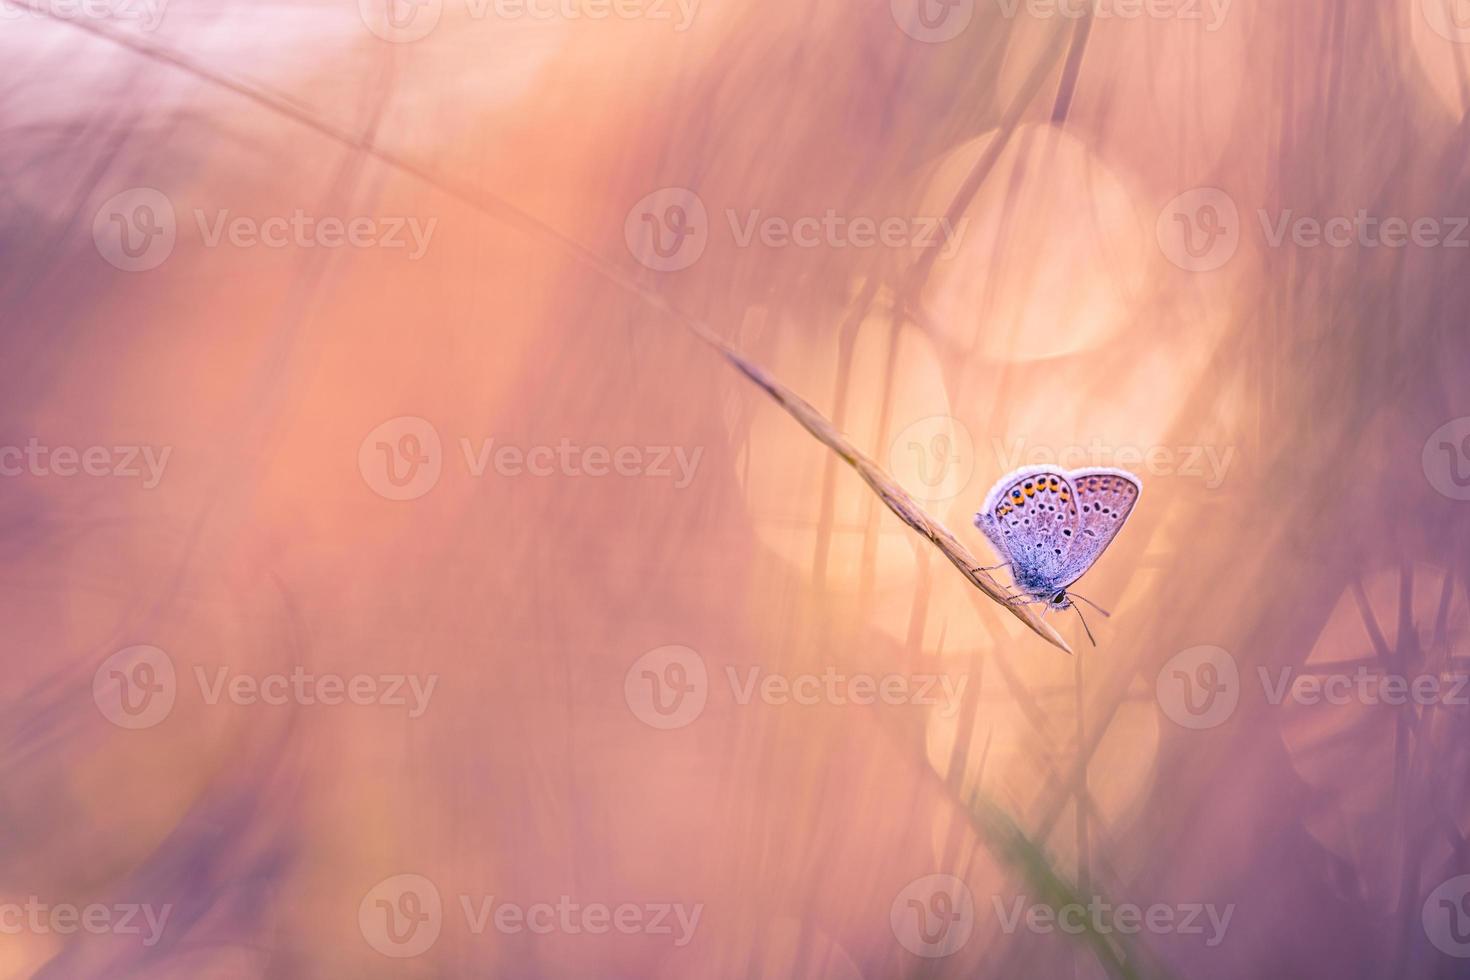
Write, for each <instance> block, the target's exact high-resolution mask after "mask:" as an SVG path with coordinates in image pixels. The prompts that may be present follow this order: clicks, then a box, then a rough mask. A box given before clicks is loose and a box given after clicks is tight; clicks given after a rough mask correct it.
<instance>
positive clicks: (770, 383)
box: [0, 0, 1072, 653]
mask: <svg viewBox="0 0 1470 980" xmlns="http://www.w3.org/2000/svg"><path fill="white" fill-rule="evenodd" d="M5 4H13V5H15V6H18V7H21V8H23V9H26V10H31V11H33V12H35V13H37V14H40V15H42V16H47V17H50V18H51V19H52V20H55V21H57V22H58V23H60V24H62V25H64V26H67V27H70V28H73V29H76V30H80V31H83V32H85V33H87V34H91V35H93V36H94V37H98V38H101V39H103V40H105V41H108V42H111V43H113V44H116V45H118V46H120V47H123V48H126V49H128V50H130V51H132V52H134V53H135V54H138V55H140V56H142V57H145V58H148V59H150V60H153V61H155V62H158V63H161V64H166V65H169V66H171V67H173V68H176V69H178V70H180V71H183V72H186V73H187V74H189V75H192V76H193V77H195V78H196V79H199V80H200V81H204V82H207V83H209V84H211V85H215V86H218V87H219V88H222V89H225V90H228V91H230V92H233V93H235V94H236V95H239V96H241V97H242V98H245V99H248V100H250V101H252V102H254V103H256V104H258V105H261V106H263V107H265V108H266V109H268V110H270V111H272V112H275V113H276V114H278V115H280V116H282V117H285V118H289V119H292V120H294V121H296V122H298V123H300V124H301V125H303V126H306V127H308V128H310V129H312V130H314V131H315V132H317V133H319V134H321V135H323V136H325V137H327V138H328V139H331V140H334V141H336V142H338V143H341V144H343V145H345V146H349V147H354V148H356V149H359V150H361V151H362V152H364V153H367V154H369V155H371V156H372V157H374V158H375V159H378V160H381V161H382V162H384V163H385V164H387V165H388V166H390V167H393V168H394V169H397V170H399V171H401V172H402V173H406V174H409V175H411V176H413V177H416V178H418V179H419V180H422V181H423V182H425V183H426V184H428V185H430V186H432V187H435V188H437V189H439V190H440V191H443V192H444V193H446V194H449V195H450V196H452V197H454V198H456V199H458V200H460V201H462V202H464V203H465V204H468V205H469V206H471V207H473V208H475V209H476V210H479V211H481V212H483V213H485V214H486V215H488V216H490V217H493V218H496V219H498V220H500V221H503V222H505V223H506V224H509V225H511V226H513V227H516V228H519V229H521V230H522V231H524V232H526V233H527V234H529V235H532V236H534V237H537V238H540V239H542V240H543V241H547V242H550V243H551V244H553V245H554V246H556V247H557V248H559V249H561V250H562V251H563V252H564V253H566V254H567V255H569V256H570V257H571V258H573V259H574V260H576V261H577V262H579V263H580V264H582V265H584V266H587V267H588V268H590V269H592V270H593V271H594V272H596V273H598V274H599V275H601V276H602V277H603V278H605V279H607V280H608V281H609V282H612V283H614V284H616V285H618V286H619V287H621V288H623V289H625V290H627V291H628V292H630V293H632V294H634V295H636V296H638V297H639V298H640V299H641V300H642V301H643V302H644V303H645V304H646V305H648V306H650V307H652V308H653V309H656V310H658V311H660V312H662V313H664V314H666V315H667V316H669V317H670V318H671V319H673V320H675V321H677V322H678V323H679V324H681V325H682V326H683V327H685V328H686V329H687V330H689V331H690V332H691V333H693V334H694V335H695V336H697V337H699V338H700V339H701V340H703V341H704V342H705V343H706V344H709V345H710V346H712V347H714V348H715V349H716V350H718V351H720V353H722V354H723V355H724V356H725V358H726V359H727V360H728V361H729V362H730V363H731V364H733V365H735V367H736V368H738V369H739V370H740V372H741V373H742V374H744V375H745V376H746V377H747V378H749V379H750V380H751V381H753V382H755V383H756V385H758V386H759V387H760V388H762V389H763V390H764V391H765V392H766V393H767V394H768V395H770V396H771V397H772V398H773V399H775V400H776V403H777V404H779V405H780V406H781V407H782V408H784V409H785V410H786V411H787V413H788V414H789V415H791V417H792V418H794V419H796V421H798V422H800V423H801V425H802V427H803V428H805V429H806V430H807V431H808V432H810V433H811V434H812V435H814V436H816V437H817V439H819V440H821V442H822V443H824V444H825V445H826V446H827V447H828V448H829V449H831V450H832V451H833V452H835V453H836V454H837V455H838V456H839V457H841V458H842V459H843V460H844V461H846V462H847V464H848V465H849V466H851V467H852V468H853V469H855V470H857V471H858V475H860V476H861V477H862V478H863V481H864V482H865V483H867V484H868V486H869V487H871V488H872V490H873V492H874V493H876V494H878V496H879V498H880V499H881V500H882V501H883V502H884V503H885V504H886V505H887V506H888V509H889V510H891V511H893V513H895V514H897V515H898V517H899V519H900V520H902V521H903V522H904V523H905V524H907V525H908V526H909V527H911V528H913V529H914V530H915V531H917V532H919V534H921V535H923V536H924V537H925V538H927V539H928V540H929V542H930V543H931V544H933V545H934V546H935V547H936V548H938V549H939V551H940V552H941V553H942V554H943V555H944V556H945V557H946V558H948V559H949V560H950V563H951V564H953V565H954V566H955V567H956V568H958V569H959V570H960V573H961V574H962V575H964V576H965V578H967V579H969V580H970V584H972V585H974V586H975V587H976V588H977V589H979V590H980V591H981V592H983V593H985V594H986V595H987V596H989V597H990V598H991V599H994V600H995V601H996V602H998V603H999V604H1000V605H1001V608H1003V609H1005V610H1007V611H1008V612H1009V613H1010V614H1011V615H1012V616H1015V617H1016V618H1017V619H1019V620H1020V621H1021V622H1022V623H1024V624H1025V625H1026V627H1027V628H1028V629H1030V630H1031V631H1032V632H1034V633H1036V635H1038V636H1040V637H1041V638H1042V639H1044V640H1046V641H1047V642H1048V643H1050V644H1052V645H1053V646H1055V647H1057V648H1059V649H1061V650H1065V651H1066V652H1067V653H1071V652H1072V648H1071V647H1070V646H1068V645H1067V642H1066V641H1065V640H1063V639H1062V637H1061V635H1060V634H1058V633H1057V631H1056V630H1054V629H1052V628H1051V627H1050V626H1048V625H1047V624H1045V623H1043V622H1042V621H1041V620H1040V619H1039V618H1038V617H1037V616H1036V615H1035V614H1034V613H1032V612H1031V610H1030V609H1029V608H1027V607H1025V606H1021V605H1018V604H1015V603H1012V602H1009V601H1007V600H1008V598H1009V596H1007V594H1006V591H1005V589H1004V588H1002V587H1001V586H1000V584H999V583H997V582H996V581H995V580H994V579H993V578H991V577H990V576H989V575H988V574H987V573H985V572H982V571H980V570H979V567H978V563H977V562H976V561H975V556H974V555H972V554H970V552H969V550H968V549H967V548H965V546H964V545H962V544H960V542H959V541H958V539H956V538H955V536H954V535H953V534H951V533H950V531H949V529H948V528H946V527H945V526H944V525H942V524H940V523H939V522H938V521H936V520H934V519H933V518H932V517H930V516H929V515H928V514H926V513H924V511H923V509H922V508H920V507H919V505H918V504H917V503H915V502H914V500H913V499H912V498H911V497H910V496H909V495H908V494H907V493H906V492H904V490H903V488H902V487H900V486H899V485H898V484H897V483H895V482H894V480H893V478H892V477H890V476H889V475H888V474H886V473H884V472H883V470H881V469H880V468H879V467H878V465H877V464H876V463H874V462H873V461H872V460H870V459H868V458H867V457H866V456H864V455H863V454H862V453H860V452H858V450H857V448H856V447H854V446H853V445H852V444H851V443H849V442H848V441H847V440H846V439H845V438H844V437H843V436H842V435H841V434H840V433H839V432H838V431H837V430H836V429H835V428H833V426H832V424H831V423H830V422H828V421H827V419H826V418H825V417H824V416H823V415H822V414H821V413H820V412H818V411H817V410H816V409H815V408H813V407H812V406H811V405H809V404H807V403H806V402H805V401H804V400H802V399H801V398H800V397H799V396H797V395H796V394H795V393H794V392H792V391H791V390H790V389H788V388H787V387H786V386H785V385H782V384H781V383H780V382H778V381H776V380H774V379H773V378H771V377H769V376H768V375H767V374H766V373H765V372H764V371H762V370H761V369H760V368H758V367H756V366H755V365H754V364H752V363H751V362H749V361H747V360H746V359H745V358H744V357H742V356H741V355H740V354H739V353H738V352H737V351H736V350H735V349H734V348H732V347H730V346H729V345H728V344H726V343H725V342H724V341H723V340H721V339H720V338H719V336H717V335H716V334H715V333H714V331H712V330H711V329H710V328H709V327H707V326H706V325H705V324H704V323H702V322H700V321H699V320H697V319H695V318H694V317H692V316H690V315H689V314H687V313H684V312H683V311H682V310H679V309H676V308H675V307H674V306H673V305H672V304H671V303H669V302H668V301H667V300H666V299H665V298H664V297H663V296H661V295H659V294H658V293H655V292H654V291H652V290H650V289H647V288H646V287H644V286H642V285H640V284H639V283H637V282H635V281H634V280H633V279H632V278H630V277H629V276H627V275H626V274H624V273H623V272H622V271H621V270H620V269H618V268H617V267H616V266H614V265H613V264H612V263H611V262H609V261H608V260H607V259H605V258H603V257H602V256H600V255H598V254H596V253H595V252H592V251H591V250H589V249H587V248H586V247H585V246H583V245H581V244H579V243H577V242H575V241H573V240H572V239H570V238H568V237H567V236H566V235H563V234H562V233H561V232H559V231H557V230H556V229H554V228H552V227H551V226H549V225H547V224H546V223H545V222H543V221H541V220H540V219H539V218H537V217H536V216H535V215H533V214H530V213H529V212H526V211H523V210H522V209H520V208H518V207H516V206H515V205H513V204H511V203H510V202H509V201H506V200H505V199H503V198H501V197H499V196H498V195H496V194H493V193H489V192H484V191H479V190H478V189H474V188H468V187H465V186H462V185H459V184H456V183H453V182H451V181H449V180H447V179H445V178H444V176H443V175H440V174H435V173H433V172H431V171H429V170H428V169H426V168H424V167H423V166H420V165H419V164H416V163H414V162H413V161H410V160H408V159H405V158H403V157H401V156H398V155H396V154H393V153H390V152H388V151H387V150H385V149H384V148H382V147H380V146H377V145H376V144H375V143H374V142H373V140H372V139H371V138H370V137H368V136H365V135H361V134H356V133H351V132H348V131H346V130H344V129H341V128H339V127H336V126H333V125H331V124H329V123H327V122H325V121H323V120H321V119H319V118H317V117H316V116H314V115H313V114H311V113H310V112H308V111H306V110H305V109H302V108H300V107H298V106H295V105H293V104H291V103H290V102H288V101H287V100H285V99H283V98H281V97H278V96H273V95H270V94H268V93H266V92H264V91H262V90H260V89H258V88H253V87H251V86H250V85H248V84H246V83H244V82H242V81H237V80H235V79H232V78H229V77H226V76H225V75H222V74H220V73H219V72H216V71H212V70H210V69H209V68H206V67H205V66H204V65H202V64H200V63H199V62H198V61H196V60H195V59H193V58H190V57H188V56H187V55H185V54H183V53H182V52H179V51H175V50H172V49H170V48H167V47H165V46H163V45H160V44H156V43H153V42H148V41H142V40H139V39H137V38H134V37H129V36H126V35H123V34H120V33H117V32H114V31H112V30H111V29H109V28H108V27H106V26H103V25H100V24H98V23H92V22H85V21H78V20H75V19H68V18H62V17H60V16H58V15H56V14H55V13H54V12H53V11H50V10H48V9H47V8H46V7H45V5H44V4H41V3H38V2H36V0H0V5H5Z"/></svg>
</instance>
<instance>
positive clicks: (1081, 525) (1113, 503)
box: [1059, 468, 1143, 588]
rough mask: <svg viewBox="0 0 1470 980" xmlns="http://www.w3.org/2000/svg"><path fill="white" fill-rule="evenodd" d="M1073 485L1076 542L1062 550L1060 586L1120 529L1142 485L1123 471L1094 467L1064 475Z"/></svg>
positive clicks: (1096, 555) (1086, 565)
mask: <svg viewBox="0 0 1470 980" xmlns="http://www.w3.org/2000/svg"><path fill="white" fill-rule="evenodd" d="M1067 476H1068V478H1069V479H1070V481H1071V484H1072V486H1073V487H1074V488H1075V494H1076V496H1075V497H1074V500H1075V503H1076V505H1077V511H1078V514H1077V519H1078V528H1077V532H1076V534H1075V535H1074V536H1075V538H1076V544H1074V545H1073V546H1072V548H1071V549H1070V550H1069V551H1067V552H1066V553H1065V559H1066V560H1065V562H1064V566H1065V567H1064V568H1062V569H1061V571H1060V572H1059V576H1060V578H1061V581H1060V582H1059V585H1060V586H1061V587H1063V588H1065V587H1066V586H1068V585H1071V584H1072V583H1073V582H1075V581H1077V580H1078V579H1079V578H1081V577H1082V576H1083V575H1085V574H1086V573H1087V570H1088V569H1089V568H1091V567H1092V565H1093V563H1094V562H1096V561H1097V560H1098V558H1099V557H1101V555H1102V553H1103V552H1104V551H1105V550H1107V547H1108V545H1110V544H1112V543H1113V539H1114V538H1115V537H1117V536H1118V532H1119V531H1121V530H1122V529H1123V524H1124V522H1126V521H1127V520H1128V515H1129V514H1131V513H1133V507H1134V505H1135V504H1137V503H1138V497H1139V494H1140V493H1141V492H1142V490H1143V488H1142V487H1141V486H1140V485H1139V483H1138V479H1137V478H1136V477H1134V476H1133V474H1131V473H1125V472H1124V471H1123V470H1115V469H1106V468H1095V469H1085V470H1073V471H1072V472H1071V473H1068V474H1067Z"/></svg>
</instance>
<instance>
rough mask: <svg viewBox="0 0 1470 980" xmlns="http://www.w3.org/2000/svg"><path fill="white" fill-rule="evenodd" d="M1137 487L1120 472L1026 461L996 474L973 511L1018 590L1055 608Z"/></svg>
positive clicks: (1128, 507) (1124, 515)
mask: <svg viewBox="0 0 1470 980" xmlns="http://www.w3.org/2000/svg"><path fill="white" fill-rule="evenodd" d="M1141 491H1142V487H1141V486H1140V485H1139V483H1138V478H1137V477H1135V476H1134V475H1133V474H1131V473H1128V472H1126V471H1124V470H1116V469H1110V468H1103V467H1094V468H1089V469H1080V470H1063V469H1060V468H1058V467H1055V466H1025V467H1022V468H1021V469H1018V470H1015V471H1013V472H1011V473H1008V474H1006V475H1005V476H1003V477H1001V479H1000V481H999V482H998V483H996V484H995V486H994V487H992V488H991V490H990V493H989V494H988V495H987V496H986V498H985V504H984V506H983V507H982V508H981V510H980V512H979V513H978V514H976V515H975V526H976V527H978V528H979V529H980V530H981V531H983V532H985V536H986V537H987V538H988V539H989V540H990V543H991V545H992V546H993V547H994V548H995V550H996V552H997V553H998V554H999V555H1000V557H1001V560H1002V561H1003V562H1004V563H1006V564H1007V565H1009V566H1010V569H1011V576H1012V578H1013V580H1014V581H1015V584H1016V588H1017V589H1019V590H1020V591H1021V592H1023V593H1024V594H1025V597H1026V598H1027V599H1029V600H1030V601H1034V602H1044V603H1046V604H1047V605H1048V606H1050V607H1051V608H1053V609H1066V608H1068V607H1069V606H1071V604H1072V602H1071V598H1070V597H1069V596H1068V594H1067V588H1068V586H1070V585H1072V583H1074V582H1076V581H1077V580H1078V579H1080V578H1081V577H1082V576H1083V575H1084V574H1086V573H1087V570H1088V569H1089V568H1091V567H1092V565H1093V563H1094V562H1096V561H1097V559H1098V558H1099V557H1100V556H1101V555H1102V553H1103V551H1104V550H1105V549H1106V548H1107V546H1108V545H1109V544H1111V543H1112V541H1113V538H1115V537H1116V536H1117V534H1118V532H1119V531H1120V530H1122V528H1123V524H1124V522H1125V521H1127V519H1128V515H1129V514H1131V513H1132V512H1133V507H1134V505H1135V504H1136V503H1138V498H1139V494H1140V493H1141Z"/></svg>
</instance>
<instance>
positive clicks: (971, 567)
mask: <svg viewBox="0 0 1470 980" xmlns="http://www.w3.org/2000/svg"><path fill="white" fill-rule="evenodd" d="M701 336H703V337H704V339H705V340H707V341H709V342H710V343H712V344H714V345H715V346H717V347H718V348H719V349H720V351H721V353H723V354H724V355H725V358H726V359H727V360H729V361H730V363H731V364H734V365H735V367H736V368H738V369H739V370H740V372H741V373H742V374H744V375H745V376H746V377H747V378H749V379H750V380H751V381H754V382H755V383H756V384H757V385H759V386H760V387H761V388H762V389H763V390H764V391H765V392H766V394H768V395H770V396H771V397H772V398H774V399H775V400H776V402H777V403H778V404H779V405H780V406H781V407H782V408H784V409H786V411H787V413H788V414H790V415H791V417H792V418H794V419H796V421H798V422H800V423H801V425H802V427H803V428H804V429H806V430H807V431H808V432H810V433H811V434H812V435H814V436H816V437H817V439H819V440H821V442H822V443H823V444H824V445H825V446H827V448H829V449H831V450H832V451H833V452H834V453H836V454H837V455H838V456H840V457H841V458H842V459H843V460H844V461H845V462H846V463H847V464H848V465H849V466H851V467H852V468H853V469H855V470H857V472H858V475H859V476H861V477H862V478H863V482H864V483H866V484H867V485H868V486H869V487H871V488H872V490H873V492H874V493H876V494H877V495H878V498H879V499H880V500H882V501H883V503H885V504H887V505H888V509H889V510H891V511H893V512H894V513H895V514H897V515H898V517H899V519H900V520H902V521H903V522H904V523H905V524H907V525H908V526H909V527H911V528H913V529H914V530H915V531H918V532H919V533H920V534H921V535H923V536H924V537H925V538H927V539H929V543H930V544H932V545H934V547H936V548H938V549H939V551H940V553H941V554H943V555H944V557H946V558H948V559H949V560H950V563H951V564H953V565H954V567H955V568H958V569H959V570H960V573H961V574H963V575H964V576H965V578H967V579H969V580H970V582H971V583H972V584H973V585H974V586H975V587H976V588H977V589H979V590H980V591H981V592H984V593H985V594H986V595H988V596H990V598H992V599H994V600H995V601H996V602H998V603H1000V604H1001V606H1002V607H1003V608H1004V609H1005V610H1006V611H1008V612H1009V613H1010V614H1011V615H1012V616H1015V617H1016V618H1017V619H1019V620H1020V621H1021V622H1023V623H1025V624H1026V625H1027V626H1028V627H1030V628H1031V629H1032V630H1033V631H1035V632H1036V634H1037V635H1038V636H1040V637H1041V638H1042V639H1044V640H1046V641H1047V642H1048V643H1052V644H1054V645H1056V646H1058V647H1060V648H1061V649H1063V650H1065V651H1067V652H1068V653H1071V652H1072V648H1071V647H1069V646H1068V645H1067V641H1065V640H1063V639H1062V638H1061V636H1060V635H1059V634H1058V633H1057V631H1056V630H1054V629H1052V628H1051V627H1050V626H1048V625H1047V624H1046V623H1044V622H1042V621H1041V619H1040V618H1039V617H1038V616H1036V614H1035V613H1033V612H1031V609H1030V607H1029V606H1022V605H1019V604H1017V603H1013V602H1009V601H1008V595H1007V593H1006V590H1005V589H1004V588H1003V587H1002V586H1001V585H1000V584H999V583H997V582H996V581H995V579H993V578H991V577H990V576H989V575H988V574H986V573H985V572H983V571H981V570H980V569H979V562H977V561H976V560H975V556H974V555H972V554H971V553H970V550H969V549H968V548H966V547H965V546H964V545H963V544H961V543H960V542H959V539H957V538H956V537H955V536H954V535H953V534H952V533H950V530H949V528H947V527H945V526H944V525H943V524H941V523H939V522H938V521H936V520H935V519H934V518H932V517H930V516H929V515H928V514H926V513H924V510H923V508H922V507H920V506H919V505H918V503H917V502H916V501H915V500H914V498H913V497H911V496H909V495H908V493H907V492H905V491H904V489H903V487H901V486H899V485H898V483H897V482H895V481H894V479H893V477H891V476H889V475H888V474H887V473H885V472H883V470H882V469H881V468H880V467H879V466H878V464H877V463H874V462H873V461H872V460H871V459H869V458H868V457H867V456H865V455H863V454H862V453H861V452H859V451H858V449H857V447H855V446H854V445H853V444H852V443H850V442H848V441H847V439H846V438H845V437H844V436H843V435H842V433H840V432H838V431H837V430H836V429H835V428H833V426H832V423H831V422H828V421H827V419H826V418H825V417H824V416H823V415H822V413H821V412H818V411H817V410H816V409H815V408H813V407H812V406H811V405H809V404H807V402H806V401H805V400H803V399H802V398H801V397H800V396H798V395H797V394H795V393H794V392H792V391H791V390H790V389H788V388H786V387H785V386H784V385H782V384H781V383H780V382H779V381H776V380H774V379H773V378H771V377H770V376H769V375H768V374H766V373H765V372H764V371H762V370H761V369H760V368H758V367H756V366H755V365H754V364H752V363H750V362H749V361H747V360H746V359H745V358H744V357H742V356H741V355H740V354H738V353H736V352H735V351H734V350H732V349H731V348H730V347H729V346H728V345H726V344H724V343H722V342H720V341H718V340H716V339H714V338H712V337H710V336H708V335H707V334H703V333H701Z"/></svg>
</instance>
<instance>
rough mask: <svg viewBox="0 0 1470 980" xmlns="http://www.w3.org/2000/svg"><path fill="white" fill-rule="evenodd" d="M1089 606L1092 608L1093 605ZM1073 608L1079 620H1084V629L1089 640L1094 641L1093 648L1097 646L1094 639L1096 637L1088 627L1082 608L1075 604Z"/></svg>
mask: <svg viewBox="0 0 1470 980" xmlns="http://www.w3.org/2000/svg"><path fill="white" fill-rule="evenodd" d="M1088 605H1089V606H1090V605H1092V603H1090V602H1089V603H1088ZM1072 608H1073V609H1075V610H1077V618H1078V619H1080V620H1082V628H1083V629H1084V630H1086V631H1087V638H1088V639H1089V640H1092V645H1093V646H1097V640H1096V639H1094V637H1093V635H1092V630H1091V628H1089V627H1088V625H1087V617H1086V616H1084V615H1082V607H1081V606H1079V605H1077V603H1075V602H1074V603H1072Z"/></svg>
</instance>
